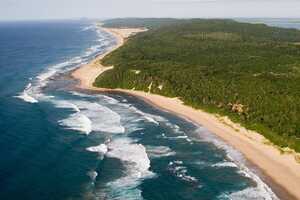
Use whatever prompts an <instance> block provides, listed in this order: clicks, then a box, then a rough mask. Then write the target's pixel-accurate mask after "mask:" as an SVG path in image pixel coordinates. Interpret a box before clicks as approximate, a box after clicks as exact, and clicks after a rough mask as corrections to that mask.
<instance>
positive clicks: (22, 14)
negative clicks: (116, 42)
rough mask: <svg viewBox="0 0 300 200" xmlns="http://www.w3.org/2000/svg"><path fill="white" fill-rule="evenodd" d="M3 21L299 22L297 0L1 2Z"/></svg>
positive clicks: (57, 0)
mask: <svg viewBox="0 0 300 200" xmlns="http://www.w3.org/2000/svg"><path fill="white" fill-rule="evenodd" d="M0 12H1V15H0V20H1V21H11V20H58V19H79V18H89V19H91V18H92V19H107V18H124V17H156V18H161V17H169V18H300V1H297V0H286V1H282V0H260V1H259V0H127V1H124V0H110V1H102V0H87V1H84V2H83V1H81V0H42V1H41V0H27V1H18V0H1V2H0Z"/></svg>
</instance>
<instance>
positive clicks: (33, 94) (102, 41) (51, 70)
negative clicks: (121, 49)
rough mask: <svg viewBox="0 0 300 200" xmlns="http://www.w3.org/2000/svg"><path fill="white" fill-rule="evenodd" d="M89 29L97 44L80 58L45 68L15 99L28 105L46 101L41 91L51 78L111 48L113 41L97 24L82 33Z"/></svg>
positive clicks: (85, 29)
mask: <svg viewBox="0 0 300 200" xmlns="http://www.w3.org/2000/svg"><path fill="white" fill-rule="evenodd" d="M91 29H93V30H95V31H96V32H97V37H98V41H99V42H98V43H99V44H96V45H93V46H91V47H89V48H88V49H87V50H86V51H85V52H84V53H83V54H82V55H81V56H76V57H73V58H71V59H69V60H67V61H64V62H62V63H58V64H56V65H52V66H49V67H47V69H46V70H44V71H43V72H41V73H40V74H39V75H38V76H37V77H35V78H33V79H32V78H30V83H29V84H28V85H27V86H26V87H25V89H24V90H23V91H22V92H20V93H19V94H18V95H16V96H15V97H17V98H19V99H22V100H24V101H25V102H28V103H38V102H39V101H40V100H46V101H47V100H48V99H49V97H47V96H46V95H45V94H43V91H42V89H43V88H44V87H45V86H47V84H48V82H49V80H51V78H52V77H54V76H56V75H58V74H61V73H66V72H68V71H70V70H73V69H74V68H77V67H78V66H80V65H82V64H83V63H87V62H88V61H89V60H90V59H92V56H94V55H96V54H100V53H103V52H104V51H105V50H107V49H109V48H110V47H111V46H112V44H113V42H114V41H113V40H112V38H111V36H109V35H107V34H105V33H104V32H102V31H100V30H99V29H98V28H97V24H93V25H91V26H88V27H85V28H84V31H87V30H91Z"/></svg>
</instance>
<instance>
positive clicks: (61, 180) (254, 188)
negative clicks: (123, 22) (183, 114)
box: [0, 21, 277, 200]
mask: <svg viewBox="0 0 300 200" xmlns="http://www.w3.org/2000/svg"><path fill="white" fill-rule="evenodd" d="M114 44H116V41H115V39H114V38H113V37H112V36H111V35H109V34H108V33H105V32H103V31H100V30H98V29H97V27H96V23H95V22H91V21H43V22H0V158H1V159H0V199H1V200H14V199H18V200H19V199H22V200H27V199H28V200H29V199H30V200H35V199H37V200H50V199H51V200H53V199H55V200H60V199H62V200H63V199H66V200H77V199H91V200H92V199H100V200H124V199H126V200H140V199H145V200H160V199H163V200H168V199H169V200H196V199H208V200H211V199H257V200H260V199H265V200H269V199H277V197H276V195H275V194H274V193H273V192H272V190H271V189H270V187H269V186H268V185H267V184H266V183H264V182H263V181H262V180H261V179H260V178H259V177H258V176H257V174H258V173H259V172H258V171H257V170H256V169H254V168H248V167H247V165H246V164H247V162H246V161H245V159H244V158H243V156H242V155H241V154H240V153H239V152H238V151H236V150H235V149H233V148H231V147H230V146H228V145H226V144H225V143H224V142H222V141H221V140H220V139H219V138H217V137H216V136H214V135H213V134H212V133H210V132H209V131H207V130H206V129H205V128H204V127H202V126H201V125H197V124H194V123H192V122H190V121H187V120H185V119H182V118H180V117H178V116H175V115H173V114H171V113H167V112H164V111H162V110H159V109H157V108H155V107H153V106H152V105H149V104H147V103H145V102H143V101H142V100H140V99H137V98H135V97H132V96H128V95H124V94H119V93H113V94H112V93H102V94H100V93H97V94H96V93H91V92H88V91H78V90H76V89H75V88H74V85H75V84H76V81H75V80H73V79H72V78H71V77H70V75H69V73H70V71H71V70H73V69H75V68H77V67H79V66H80V65H82V64H84V63H87V62H89V61H90V60H91V59H93V58H94V57H95V56H97V55H99V54H102V53H104V52H106V51H108V50H109V49H110V48H111V47H112V46H113V45H114Z"/></svg>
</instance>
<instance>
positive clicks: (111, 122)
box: [52, 99, 125, 134]
mask: <svg viewBox="0 0 300 200" xmlns="http://www.w3.org/2000/svg"><path fill="white" fill-rule="evenodd" d="M52 102H53V103H54V104H55V106H56V107H59V108H72V109H73V110H74V111H76V113H73V114H71V115H70V116H69V117H68V118H66V119H63V120H60V121H59V123H60V124H61V125H63V126H65V127H68V128H69V129H73V130H79V131H82V132H84V133H86V134H89V133H90V132H91V131H103V132H109V133H124V132H125V129H124V127H123V126H122V125H121V116H120V115H119V114H118V113H116V112H114V111H112V110H111V109H109V108H108V107H105V106H102V105H100V104H98V103H95V102H90V101H83V100H82V101H81V100H70V101H66V100H55V99H52Z"/></svg>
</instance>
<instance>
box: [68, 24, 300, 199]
mask: <svg viewBox="0 0 300 200" xmlns="http://www.w3.org/2000/svg"><path fill="white" fill-rule="evenodd" d="M102 29H103V30H105V31H107V32H109V33H111V34H112V35H114V36H115V37H116V39H117V45H116V46H114V47H113V48H112V49H110V50H109V51H108V52H107V53H105V54H103V55H100V56H98V57H97V58H95V59H94V60H93V61H91V62H90V63H89V64H87V65H83V66H82V67H80V68H79V69H77V70H75V71H74V72H73V73H72V76H73V77H74V78H76V79H78V80H79V81H80V84H79V85H78V87H79V88H81V89H88V90H93V91H118V92H124V93H127V94H130V95H134V96H136V97H139V98H142V99H143V100H145V101H147V102H149V103H151V104H153V105H155V106H157V107H159V108H161V109H163V110H166V111H169V112H172V113H175V114H177V115H179V116H182V117H183V118H186V119H189V120H191V121H193V122H195V123H198V124H200V125H202V126H204V127H205V128H206V129H208V130H209V131H210V132H212V133H214V134H216V135H217V136H218V137H220V138H221V139H222V140H224V141H225V142H226V143H228V144H229V145H231V146H232V147H234V148H235V149H237V150H238V151H240V152H241V153H242V154H243V155H244V157H245V158H246V159H247V160H249V161H250V162H251V163H253V164H254V165H255V166H256V167H258V168H259V169H260V170H261V171H262V172H263V174H264V175H265V176H267V177H268V178H269V179H271V180H272V182H274V183H275V185H278V186H280V188H281V189H282V191H281V192H280V193H281V194H280V195H279V197H280V198H281V199H300V163H298V162H297V161H296V159H295V155H294V153H284V154H283V153H281V152H280V151H279V150H278V149H277V148H276V147H274V146H272V145H270V144H267V143H268V142H267V140H266V139H265V138H264V137H263V136H261V135H260V134H258V133H256V132H253V131H249V130H246V129H245V128H243V127H241V126H240V125H238V124H235V123H233V122H231V121H230V120H229V119H228V118H226V117H220V116H216V115H213V114H209V113H206V112H204V111H201V110H196V109H193V108H191V107H189V106H186V105H184V104H183V103H182V102H181V101H180V100H179V99H176V98H167V97H163V96H159V95H155V94H149V93H146V92H141V91H132V90H123V89H117V90H110V89H103V88H95V87H93V82H94V80H95V79H96V77H97V76H99V75H100V74H101V73H103V72H105V71H106V70H109V69H112V68H113V66H111V67H104V66H102V65H101V64H100V62H99V61H100V60H101V59H102V58H103V57H104V56H106V55H107V54H108V53H110V52H111V51H113V50H115V49H117V48H119V47H120V46H122V45H123V44H124V42H125V41H126V39H127V38H128V37H129V36H131V35H133V34H136V33H138V32H141V31H145V29H128V28H126V29H109V28H102ZM271 186H272V184H271ZM273 189H274V190H276V188H273ZM275 192H276V191H275Z"/></svg>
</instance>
